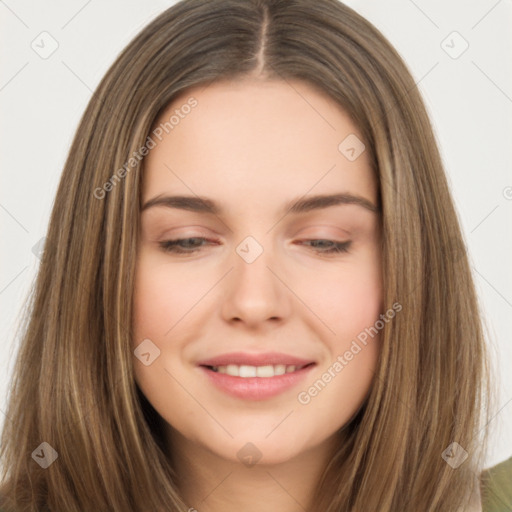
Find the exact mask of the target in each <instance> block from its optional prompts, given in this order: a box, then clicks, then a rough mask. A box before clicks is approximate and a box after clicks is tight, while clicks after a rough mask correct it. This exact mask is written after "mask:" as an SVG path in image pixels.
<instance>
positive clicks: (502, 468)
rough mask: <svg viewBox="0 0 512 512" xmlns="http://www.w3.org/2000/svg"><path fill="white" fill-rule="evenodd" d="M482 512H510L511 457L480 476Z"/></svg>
mask: <svg viewBox="0 0 512 512" xmlns="http://www.w3.org/2000/svg"><path fill="white" fill-rule="evenodd" d="M481 491H482V510H483V512H509V511H512V457H511V458H510V459H508V460H506V461H504V462H502V463H500V464H498V465H497V466H494V467H492V468H489V469H486V470H485V471H483V472H482V476H481Z"/></svg>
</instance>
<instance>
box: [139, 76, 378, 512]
mask: <svg viewBox="0 0 512 512" xmlns="http://www.w3.org/2000/svg"><path fill="white" fill-rule="evenodd" d="M191 96H193V97H194V98H196V99H197V101H198V104H197V106H196V107H195V108H194V109H192V110H191V112H190V113H189V114H188V115H187V116H184V118H183V119H180V122H179V124H178V125H176V126H175V127H174V128H173V130H172V131H170V132H169V134H167V135H165V136H164V137H163V139H162V141H159V142H158V144H157V146H156V147H155V148H153V149H152V150H151V151H150V153H149V154H148V156H147V157H146V158H147V159H146V162H145V170H144V178H143V191H142V204H143V205H144V204H145V203H146V202H147V201H149V200H150V199H152V198H154V197H156V196H159V195H191V196H196V195H197V196H201V197H207V198H210V199H213V200H214V201H216V202H218V203H219V205H220V206H221V207H222V209H223V212H222V213H221V214H219V215H213V214H208V213H198V212H192V211H187V210H183V209H178V208H170V207H166V206H161V205H160V206H153V207H150V208H147V209H145V210H143V211H142V213H141V234H140V235H141V236H140V241H139V245H138V254H137V268H136V286H135V293H134V308H135V311H134V313H135V314H134V332H135V338H134V341H133V348H134V349H135V348H136V347H137V346H138V345H139V343H141V342H142V340H144V339H150V340H151V341H152V343H154V345H156V346H157V347H158V348H159V350H160V355H159V357H157V358H156V359H155V360H154V361H153V362H152V363H151V364H150V365H149V366H145V365H143V364H141V363H140V361H138V360H137V359H135V360H134V361H135V377H136V382H137V384H138V385H139V387H140V389H141V390H142V391H143V393H144V394H145V396H146V397H147V398H148V400H149V401H150V403H151V404H152V405H153V407H154V408H155V410H156V411H157V412H158V413H159V414H160V416H161V417H162V418H163V419H164V420H165V425H166V435H167V438H166V439H167V445H168V448H169V454H170V455H171V454H172V459H173V461H174V464H175V466H176V468H177V472H178V474H179V475H180V488H181V491H182V493H183V496H184V499H185V500H186V503H187V504H188V505H189V506H190V507H195V508H196V509H197V510H198V511H199V512H211V511H220V510H223V511H225V510H244V511H249V512H250V511H256V510H258V511H260V510H261V504H262V503H265V510H266V512H273V511H277V510H279V511H280V512H283V511H284V512H286V511H290V512H291V511H294V512H296V511H297V510H298V509H300V507H303V508H304V509H308V507H310V506H311V499H312V495H313V492H314V488H315V485H316V484H317V480H318V478H319V477H320V474H321V471H322V469H323V468H324V467H325V465H326V464H327V462H328V459H329V456H331V455H332V453H333V450H334V449H335V446H336V445H337V443H339V442H340V437H339V436H340V433H339V430H340V429H341V428H342V427H343V426H344V425H346V424H347V422H348V421H349V420H350V419H351V417H353V415H354V414H355V413H356V412H357V411H358V409H359V408H360V407H361V405H362V404H363V402H364V400H365V398H366V396H367V394H368V392H369V389H370V386H371V383H372V378H373V376H374V373H375V370H376V366H377V360H378V354H379V344H380V341H379V336H378V335H377V336H375V337H374V338H373V339H370V341H369V343H368V344H367V345H366V346H364V347H363V349H362V350H361V351H360V352H358V353H357V355H355V356H354V357H353V359H352V360H351V361H349V362H348V364H347V365H346V366H345V367H344V368H343V370H342V371H340V372H338V373H337V374H336V376H335V377H334V378H333V379H332V380H331V382H330V383H328V385H327V386H325V388H324V389H323V390H322V391H321V392H320V393H318V395H317V396H315V397H313V398H311V400H310V402H309V403H308V404H301V403H299V401H298V399H297V395H298V393H299V392H301V391H304V390H307V389H308V388H309V386H310V385H311V384H312V383H313V382H315V381H316V380H317V379H319V378H321V376H322V374H323V373H324V372H325V371H326V370H327V369H328V368H329V367H332V365H333V363H334V362H335V361H336V359H337V357H338V356H339V355H343V354H344V352H345V351H346V350H348V349H349V348H350V345H351V342H352V341H353V340H354V339H355V338H356V336H357V335H358V334H359V333H361V332H362V331H364V329H365V328H368V327H370V326H373V325H374V323H375V321H376V320H377V319H378V317H379V315H380V314H381V313H383V311H382V309H381V308H382V303H381V300H382V281H381V268H380V266H381V260H380V258H381V254H380V241H379V240H380V232H379V217H378V213H375V212H372V211H370V210H368V209H365V208H363V207H362V206H360V205H357V204H341V205H335V206H330V207H327V208H322V209H318V210H313V211H310V212H306V213H300V214H294V213H286V212H283V208H284V205H285V204H287V203H288V202H289V201H291V200H293V199H297V198H300V197H302V196H304V195H306V196H308V197H309V196H312V195H316V194H333V193H337V192H340V193H350V194H352V195H357V196H360V197H363V198H365V199H366V200H368V201H369V202H371V203H372V204H374V205H375V204H377V192H378V190H377V185H376V181H375V178H374V175H373V173H372V170H371V167H370V164H369V160H368V155H367V152H366V151H364V152H363V153H362V154H361V155H360V156H359V157H358V158H357V159H356V160H355V161H349V160H348V159H347V158H346V157H345V156H344V155H343V154H342V153H341V152H340V151H339V150H338V145H339V144H340V142H341V141H342V140H343V139H345V137H347V136H348V135H349V134H356V135H357V136H358V137H359V138H360V139H362V137H361V135H360V134H359V132H358V129H357V127H356V126H355V125H354V123H353V122H352V121H351V120H350V118H349V117H348V116H347V114H346V113H345V112H344V111H343V110H342V109H341V108H340V107H339V106H338V105H337V104H336V103H335V102H334V101H332V100H331V99H330V98H328V97H327V96H326V95H325V94H323V93H322V92H320V91H318V90H317V89H315V88H313V87H312V86H310V85H308V84H306V83H304V82H301V81H292V82H283V81H268V80H267V81H263V80H256V79H244V80H238V81H236V82H234V81H223V82H217V83H214V84H211V85H209V86H208V87H197V88H193V89H190V90H189V91H187V92H186V94H185V93H183V94H182V95H181V96H179V97H178V98H176V99H175V100H174V101H173V103H172V104H171V105H169V107H168V109H167V110H166V112H164V113H163V115H162V117H161V120H167V119H169V117H170V115H171V114H172V112H173V111H174V110H175V109H176V108H180V106H181V105H183V104H184V103H186V101H187V100H188V99H189V98H190V97H191ZM247 236H252V237H253V238H254V239H255V240H257V242H258V243H259V244H260V245H261V247H262V248H263V253H262V254H261V255H260V256H259V257H258V258H257V259H256V260H255V261H254V262H252V263H247V262H246V261H245V260H244V259H242V258H241V257H240V255H239V254H238V253H237V252H236V248H237V246H238V245H239V244H240V242H241V241H242V240H244V239H245V238H246V237H247ZM188 237H205V238H207V239H208V240H211V242H207V243H203V245H202V246H200V247H199V250H196V251H195V252H192V253H190V254H184V255H183V254H174V253H172V252H166V251H165V250H164V249H163V248H162V246H161V245H160V242H163V241H166V240H171V239H176V238H188ZM305 240H306V241H307V240H334V241H340V242H342V241H351V245H350V247H349V248H348V252H339V253H334V254H331V255H328V254H322V253H321V252H320V251H321V250H322V246H320V249H319V248H318V245H317V246H316V247H315V246H314V245H311V243H307V242H304V241H305ZM324 244H325V242H324ZM327 245H329V243H328V242H327ZM182 247H185V248H186V247H187V246H186V243H185V244H182ZM323 247H324V248H325V245H324V246H323ZM185 250H186V249H185ZM234 351H245V352H252V353H260V352H267V351H278V352H284V353H287V354H292V355H295V356H298V357H303V358H306V359H308V360H313V361H315V362H316V363H317V364H316V366H315V367H314V368H313V370H312V372H311V373H310V375H309V376H308V378H307V379H306V380H305V381H304V382H301V383H300V384H299V385H298V386H297V387H295V388H293V389H292V390H289V391H286V392H284V393H282V394H281V395H278V396H276V397H273V398H271V399H267V400H261V401H249V400H242V399H239V398H234V397H231V396H228V395H227V394H225V393H223V392H222V391H220V390H218V389H217V388H216V387H214V386H212V385H211V384H210V382H209V380H208V379H207V378H206V376H205V375H204V374H203V371H202V370H201V369H200V368H198V366H197V363H198V362H199V361H200V360H201V359H206V358H210V357H213V356H216V355H220V354H225V353H229V352H234ZM248 442H251V443H253V445H255V446H256V447H257V449H258V450H259V452H260V453H261V459H260V460H259V462H258V463H257V464H256V465H252V466H246V465H245V464H243V463H242V462H241V460H240V459H239V457H238V456H237V453H239V451H240V450H241V449H243V447H244V446H246V444H247V443H248ZM245 450H248V448H245ZM242 453H244V452H242ZM305 468H308V469H307V475H308V478H305V474H306V473H305Z"/></svg>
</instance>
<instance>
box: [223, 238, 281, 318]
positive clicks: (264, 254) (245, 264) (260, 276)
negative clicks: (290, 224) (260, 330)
mask: <svg viewBox="0 0 512 512" xmlns="http://www.w3.org/2000/svg"><path fill="white" fill-rule="evenodd" d="M269 243H270V242H269ZM235 252H236V254H235V255H234V259H233V263H234V269H233V272H232V273H231V277H230V280H229V285H228V289H227V290H226V295H225V297H224V299H223V311H224V316H225V318H226V319H227V320H229V319H231V318H238V319H240V320H244V321H246V322H249V323H254V322H258V321H265V320H267V319H269V318H275V317H278V318H279V317H285V316H286V315H287V313H288V301H287V299H286V290H285V289H284V287H283V286H282V284H281V283H280V282H279V280H278V279H277V278H276V276H275V275H274V274H273V272H272V271H271V270H270V269H272V270H273V271H275V270H274V269H275V268H279V264H278V262H276V261H275V257H274V254H275V252H274V251H273V250H272V248H271V247H270V246H268V244H265V246H264V245H263V244H262V243H260V242H259V241H258V240H257V239H256V238H255V237H254V236H247V237H246V238H244V239H243V240H242V241H241V242H240V243H239V244H238V246H237V247H236V249H235ZM269 267H270V268H269Z"/></svg>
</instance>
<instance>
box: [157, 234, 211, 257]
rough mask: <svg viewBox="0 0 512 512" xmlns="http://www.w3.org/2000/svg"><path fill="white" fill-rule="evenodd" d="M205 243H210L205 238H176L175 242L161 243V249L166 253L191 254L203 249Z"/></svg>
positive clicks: (166, 241)
mask: <svg viewBox="0 0 512 512" xmlns="http://www.w3.org/2000/svg"><path fill="white" fill-rule="evenodd" d="M203 242H208V240H207V239H206V238H204V237H199V236H198V237H189V238H176V239H175V240H165V241H164V242H160V244H159V245H160V247H162V248H163V250H164V251H165V252H172V253H176V254H191V253H193V252H196V251H198V250H200V249H201V247H203V246H204V243H203Z"/></svg>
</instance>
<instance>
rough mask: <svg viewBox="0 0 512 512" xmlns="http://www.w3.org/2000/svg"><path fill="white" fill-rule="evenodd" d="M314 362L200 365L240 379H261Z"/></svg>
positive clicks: (310, 364)
mask: <svg viewBox="0 0 512 512" xmlns="http://www.w3.org/2000/svg"><path fill="white" fill-rule="evenodd" d="M314 364H315V363H307V364H303V365H294V364H290V365H286V364H275V365H271V364H268V365H264V366H252V365H245V364H242V365H237V364H228V365H219V366H208V365H202V366H203V368H206V369H208V370H210V371H212V372H215V373H221V374H225V375H230V376H231V377H240V378H242V379H250V378H254V377H259V378H262V379H269V378H272V377H277V376H279V375H285V374H287V373H294V372H297V371H300V370H302V369H303V368H308V367H309V366H312V365H314Z"/></svg>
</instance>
